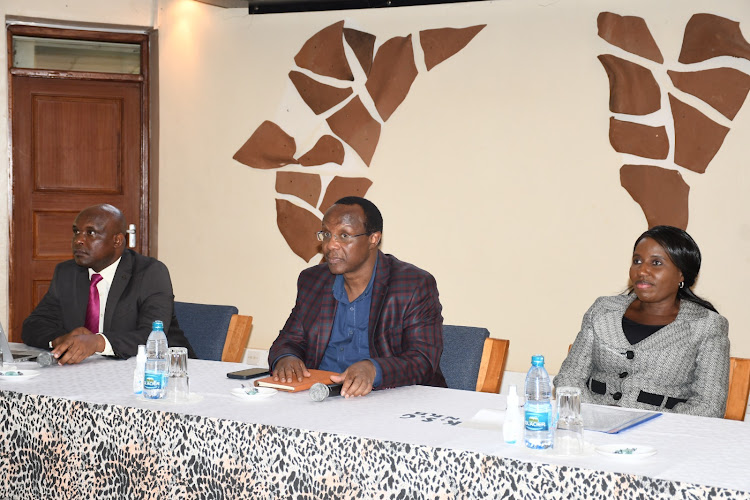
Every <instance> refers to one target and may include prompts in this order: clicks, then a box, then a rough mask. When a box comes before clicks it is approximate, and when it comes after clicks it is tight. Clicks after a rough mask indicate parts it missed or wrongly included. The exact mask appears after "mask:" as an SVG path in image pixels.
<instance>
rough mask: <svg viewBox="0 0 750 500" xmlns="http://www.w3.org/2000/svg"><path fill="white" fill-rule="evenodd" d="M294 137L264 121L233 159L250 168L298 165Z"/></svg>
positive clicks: (270, 122)
mask: <svg viewBox="0 0 750 500" xmlns="http://www.w3.org/2000/svg"><path fill="white" fill-rule="evenodd" d="M296 152H297V144H296V142H295V140H294V137H291V136H290V135H289V134H287V133H286V132H284V131H283V130H282V129H281V127H279V126H278V125H276V124H275V123H273V122H272V121H268V120H266V121H264V122H263V123H261V124H260V126H259V127H258V128H257V129H256V130H255V132H253V135H251V136H250V138H249V139H248V140H247V141H246V142H245V144H243V145H242V147H241V148H240V149H238V150H237V152H236V153H235V154H234V156H233V158H234V159H235V160H237V161H238V162H240V163H242V164H245V165H247V166H249V167H253V168H260V169H272V168H279V167H283V166H284V165H290V164H294V163H297V160H295V159H294V154H295V153H296Z"/></svg>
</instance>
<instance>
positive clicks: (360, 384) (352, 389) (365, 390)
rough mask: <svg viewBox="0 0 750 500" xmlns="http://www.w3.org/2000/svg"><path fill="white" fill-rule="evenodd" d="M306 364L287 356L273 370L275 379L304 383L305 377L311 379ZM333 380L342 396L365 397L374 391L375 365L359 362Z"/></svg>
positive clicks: (368, 362)
mask: <svg viewBox="0 0 750 500" xmlns="http://www.w3.org/2000/svg"><path fill="white" fill-rule="evenodd" d="M309 376H310V372H309V371H308V370H307V367H306V366H305V363H303V362H302V360H301V359H299V358H297V357H295V356H285V357H283V358H281V359H279V360H278V361H277V362H276V366H274V368H273V379H274V380H278V381H280V382H292V381H294V379H297V381H298V382H302V380H303V378H304V377H309ZM331 380H332V381H333V382H335V383H337V384H342V385H341V395H342V396H344V397H346V398H349V397H354V396H365V395H367V394H369V393H370V391H372V383H373V382H374V381H375V365H373V364H372V361H369V360H366V359H365V360H362V361H357V362H356V363H354V364H353V365H351V366H349V368H347V369H346V370H344V371H343V373H340V374H338V375H331Z"/></svg>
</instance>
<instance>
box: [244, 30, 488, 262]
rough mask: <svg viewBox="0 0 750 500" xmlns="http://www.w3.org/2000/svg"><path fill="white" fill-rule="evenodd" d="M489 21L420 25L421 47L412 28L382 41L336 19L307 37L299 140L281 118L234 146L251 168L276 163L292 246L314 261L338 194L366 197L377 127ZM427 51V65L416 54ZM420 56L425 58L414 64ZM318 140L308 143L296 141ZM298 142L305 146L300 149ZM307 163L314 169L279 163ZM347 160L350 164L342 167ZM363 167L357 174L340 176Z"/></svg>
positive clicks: (299, 60) (282, 220) (301, 55)
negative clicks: (423, 75) (309, 116)
mask: <svg viewBox="0 0 750 500" xmlns="http://www.w3.org/2000/svg"><path fill="white" fill-rule="evenodd" d="M484 27H485V25H479V26H471V27H468V28H460V29H456V28H440V29H431V30H424V31H420V32H419V45H420V48H421V54H420V52H419V51H415V47H414V43H415V42H414V40H412V35H407V36H397V37H393V38H390V39H388V40H385V41H383V42H382V43H381V44H380V45H379V46H378V47H377V50H376V45H377V44H376V42H377V38H376V36H375V35H372V34H370V33H365V32H362V31H358V30H355V29H352V28H348V27H346V26H345V22H344V21H339V22H337V23H335V24H332V25H330V26H328V27H326V28H324V29H322V30H320V31H319V32H317V33H316V34H314V35H313V36H312V37H310V39H308V40H307V42H305V43H304V44H303V46H302V48H301V49H300V50H299V52H298V53H297V55H296V56H295V57H294V63H295V65H296V67H293V68H292V69H291V71H290V72H289V80H290V81H291V83H292V85H293V86H294V88H295V89H296V92H297V93H298V94H299V97H300V98H301V99H302V101H303V102H304V104H305V106H306V108H309V109H308V110H307V111H308V113H309V112H310V111H311V112H312V113H313V114H314V115H315V120H313V122H312V123H314V125H313V126H311V127H309V128H307V129H304V130H302V131H301V132H298V134H297V139H295V137H293V136H292V135H290V134H289V133H287V132H286V131H285V130H284V129H283V128H282V127H281V126H280V125H279V124H277V123H274V122H273V121H270V120H267V121H264V122H263V123H262V124H261V125H260V126H259V127H258V128H257V129H256V130H255V132H253V134H252V135H251V136H250V138H249V139H248V140H247V141H246V142H245V144H243V145H242V147H241V148H240V149H239V150H238V151H237V152H236V153H235V155H234V159H235V160H237V161H238V162H240V163H242V164H244V165H247V166H249V167H252V168H257V169H262V170H270V169H273V170H276V193H277V197H276V221H277V225H278V227H279V231H280V232H281V234H282V235H283V237H284V239H285V240H286V242H287V244H288V245H289V248H291V249H292V251H293V252H294V253H295V254H297V255H298V256H299V257H301V258H302V259H304V260H305V261H306V262H308V261H310V260H311V259H312V258H313V257H314V256H315V255H316V254H317V253H319V252H320V243H319V242H318V241H317V240H316V239H315V237H314V233H315V232H316V231H319V230H320V221H321V219H322V215H323V213H325V211H326V210H327V209H328V208H329V207H330V206H331V205H332V204H333V203H334V202H335V201H336V200H337V199H339V198H341V197H343V196H349V195H358V196H363V195H364V194H365V193H366V192H367V190H368V189H369V188H370V186H371V185H372V181H370V180H369V179H368V178H367V177H366V172H367V168H368V167H370V166H371V165H372V164H373V158H374V156H375V151H376V149H377V146H378V141H379V140H380V133H381V129H382V127H383V126H384V125H385V123H386V122H387V121H388V120H389V119H390V118H391V117H392V116H393V113H394V112H395V111H396V110H397V109H398V107H399V105H400V104H401V103H402V102H403V101H404V99H405V98H406V96H407V94H408V93H409V90H410V89H411V86H412V84H413V83H414V81H415V79H416V78H417V76H418V75H419V73H420V69H419V66H421V67H422V68H423V69H424V70H425V71H431V70H432V69H433V68H434V67H435V66H437V65H438V64H440V63H442V62H443V61H445V60H446V59H448V58H450V57H452V56H453V55H455V54H456V53H458V52H459V51H460V50H462V49H463V48H464V47H466V45H468V43H469V42H471V40H472V39H473V38H474V37H475V36H476V35H477V33H479V32H480V31H481V30H482V29H483V28H484ZM420 55H421V56H422V57H423V64H422V62H421V61H417V60H416V57H418V56H420ZM417 62H420V64H417ZM301 136H304V138H303V139H304V141H306V142H308V143H309V142H310V137H312V139H313V140H314V145H312V146H311V147H309V148H307V147H301V148H298V145H297V142H298V140H299V139H300V137H301ZM300 149H301V150H300ZM289 166H291V167H293V168H297V167H306V168H309V169H310V173H307V172H298V171H288V170H289V168H287V170H286V171H285V170H282V169H283V168H284V167H289ZM345 166H348V167H349V168H348V169H344V167H345ZM332 167H333V168H334V169H336V168H338V169H340V170H341V173H342V174H343V173H344V171H345V170H346V173H347V174H349V173H351V172H361V174H362V175H360V176H351V175H339V174H338V173H336V171H335V170H334V173H333V174H330V173H329V174H328V175H326V173H328V172H330V170H331V168H332Z"/></svg>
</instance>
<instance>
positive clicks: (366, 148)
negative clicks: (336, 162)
mask: <svg viewBox="0 0 750 500" xmlns="http://www.w3.org/2000/svg"><path fill="white" fill-rule="evenodd" d="M326 121H327V122H328V126H329V127H331V130H332V131H333V133H334V134H336V135H337V136H339V137H341V139H342V140H343V141H344V142H345V143H347V144H348V145H349V146H351V147H352V149H353V150H354V151H356V152H357V154H358V155H359V157H360V158H362V161H364V162H365V164H366V165H367V166H368V167H369V166H370V162H371V161H372V156H373V155H374V154H375V148H376V147H377V146H378V140H379V139H380V122H378V121H377V120H376V119H375V118H373V117H372V115H370V113H369V111H367V108H365V106H364V105H363V104H362V101H361V100H360V98H359V96H357V97H355V98H354V99H352V100H351V101H349V102H348V103H347V104H346V106H344V107H343V108H341V109H340V110H338V111H336V112H335V113H334V114H332V115H331V116H329V117H328V118H327V119H326Z"/></svg>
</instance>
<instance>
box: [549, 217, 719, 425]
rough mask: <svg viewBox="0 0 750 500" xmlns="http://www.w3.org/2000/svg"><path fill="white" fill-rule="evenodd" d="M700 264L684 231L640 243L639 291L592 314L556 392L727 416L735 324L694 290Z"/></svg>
mask: <svg viewBox="0 0 750 500" xmlns="http://www.w3.org/2000/svg"><path fill="white" fill-rule="evenodd" d="M700 265H701V254H700V250H699V249H698V245H696V243H695V241H693V239H692V238H691V237H690V235H689V234H687V233H686V232H685V231H683V230H682V229H678V228H676V227H671V226H656V227H654V228H652V229H650V230H648V231H646V232H645V233H643V234H642V235H641V236H640V237H638V239H637V240H636V243H635V247H634V249H633V261H632V264H631V266H630V281H631V286H632V288H631V289H630V290H629V293H628V294H627V295H618V296H614V297H600V298H598V299H597V300H596V302H594V304H593V305H592V306H591V308H590V309H589V310H588V311H587V312H586V314H585V315H584V317H583V324H582V325H581V331H580V333H578V336H577V337H576V340H575V342H574V343H573V346H572V347H571V349H570V352H569V353H568V357H567V358H566V359H565V361H564V362H563V364H562V366H561V367H560V372H559V374H558V375H557V376H556V377H555V380H554V383H555V386H556V387H562V386H573V387H580V388H581V390H582V395H583V400H584V401H585V402H589V403H596V404H604V405H616V406H627V407H630V408H640V409H644V410H658V411H667V412H675V413H687V414H690V415H703V416H708V417H719V418H721V417H723V416H724V408H725V405H726V398H727V385H728V379H729V337H728V333H729V323H728V322H727V320H726V318H724V317H723V316H721V315H720V314H719V313H718V312H716V309H715V308H714V306H713V305H711V303H710V302H708V301H706V300H704V299H701V298H700V297H698V296H696V295H695V294H694V293H693V291H692V290H691V287H692V286H693V284H694V283H695V279H696V277H697V276H698V272H699V270H700Z"/></svg>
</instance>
